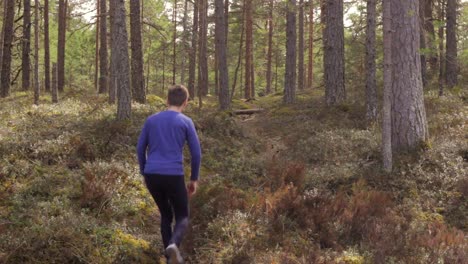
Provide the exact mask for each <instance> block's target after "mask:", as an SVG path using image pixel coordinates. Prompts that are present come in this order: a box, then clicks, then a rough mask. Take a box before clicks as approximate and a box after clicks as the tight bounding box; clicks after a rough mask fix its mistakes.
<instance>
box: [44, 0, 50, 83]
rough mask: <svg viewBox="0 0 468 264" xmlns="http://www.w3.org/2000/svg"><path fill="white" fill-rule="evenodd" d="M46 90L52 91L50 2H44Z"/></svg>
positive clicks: (45, 0) (46, 0) (47, 0)
mask: <svg viewBox="0 0 468 264" xmlns="http://www.w3.org/2000/svg"><path fill="white" fill-rule="evenodd" d="M44 75H45V78H44V90H45V91H46V92H49V91H50V44H49V0H44Z"/></svg>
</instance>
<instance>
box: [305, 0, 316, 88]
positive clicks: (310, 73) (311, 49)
mask: <svg viewBox="0 0 468 264" xmlns="http://www.w3.org/2000/svg"><path fill="white" fill-rule="evenodd" d="M309 5H310V6H309V8H310V10H309V20H310V21H309V64H308V74H307V76H308V78H307V87H308V88H309V89H312V88H313V82H314V1H313V0H310V1H309Z"/></svg>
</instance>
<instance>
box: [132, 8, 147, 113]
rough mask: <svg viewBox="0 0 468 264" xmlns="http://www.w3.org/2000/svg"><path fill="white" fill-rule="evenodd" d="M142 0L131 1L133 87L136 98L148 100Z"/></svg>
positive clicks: (143, 100)
mask: <svg viewBox="0 0 468 264" xmlns="http://www.w3.org/2000/svg"><path fill="white" fill-rule="evenodd" d="M140 19H141V14H140V0H133V1H130V35H131V47H132V63H131V64H132V88H133V95H134V97H135V100H136V101H137V102H139V103H141V104H144V103H145V102H146V95H145V84H144V80H145V77H144V76H143V75H144V73H143V50H142V45H143V44H142V40H141V20H140Z"/></svg>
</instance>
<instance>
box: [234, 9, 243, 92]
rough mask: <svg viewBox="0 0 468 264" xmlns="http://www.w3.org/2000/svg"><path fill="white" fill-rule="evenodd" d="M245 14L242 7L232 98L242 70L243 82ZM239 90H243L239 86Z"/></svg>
mask: <svg viewBox="0 0 468 264" xmlns="http://www.w3.org/2000/svg"><path fill="white" fill-rule="evenodd" d="M244 16H245V8H243V9H242V20H241V25H240V27H241V35H240V39H239V56H238V57H237V66H236V69H235V71H234V81H233V82H232V89H231V99H232V98H233V97H234V93H235V91H236V85H237V74H238V72H239V71H240V72H241V78H240V81H239V83H242V69H241V67H242V50H243V44H244V32H245V28H244V21H245V20H244ZM239 91H242V90H241V89H240V88H239Z"/></svg>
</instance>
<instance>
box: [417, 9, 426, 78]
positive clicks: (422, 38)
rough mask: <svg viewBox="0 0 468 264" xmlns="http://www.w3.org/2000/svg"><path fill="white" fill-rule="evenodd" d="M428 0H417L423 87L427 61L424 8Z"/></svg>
mask: <svg viewBox="0 0 468 264" xmlns="http://www.w3.org/2000/svg"><path fill="white" fill-rule="evenodd" d="M427 2H428V0H419V20H420V21H419V23H420V24H419V25H420V31H419V46H420V51H419V53H420V59H421V78H422V82H423V87H426V84H427V63H426V52H427V51H426V32H425V30H424V20H425V12H424V10H425V8H426V5H427Z"/></svg>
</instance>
